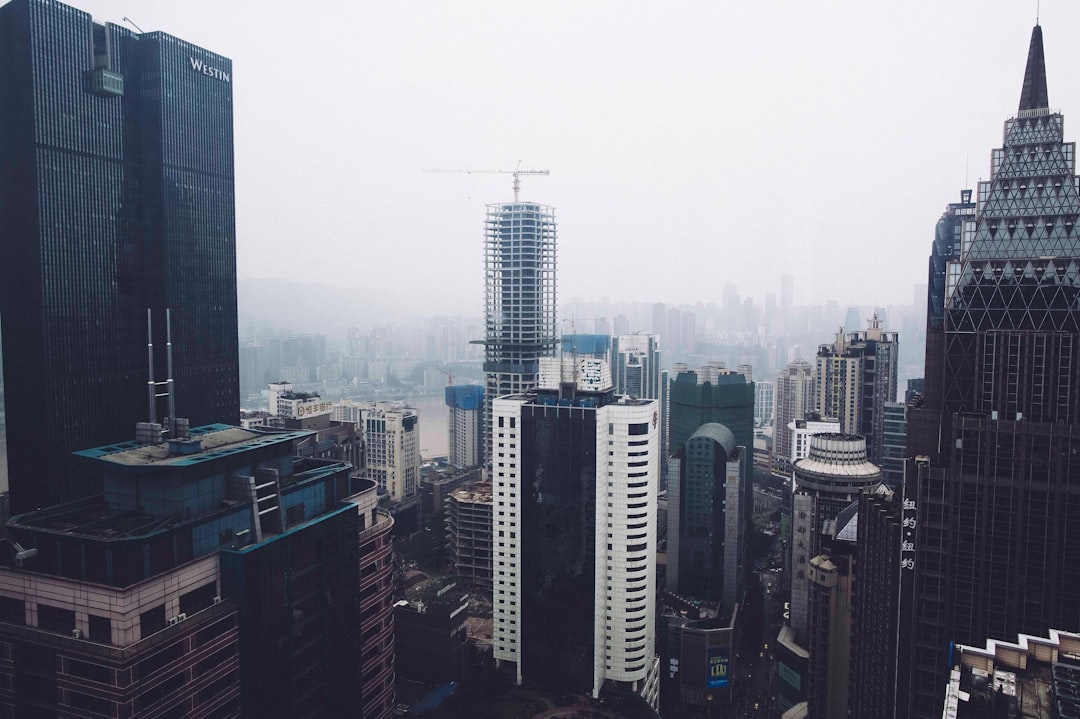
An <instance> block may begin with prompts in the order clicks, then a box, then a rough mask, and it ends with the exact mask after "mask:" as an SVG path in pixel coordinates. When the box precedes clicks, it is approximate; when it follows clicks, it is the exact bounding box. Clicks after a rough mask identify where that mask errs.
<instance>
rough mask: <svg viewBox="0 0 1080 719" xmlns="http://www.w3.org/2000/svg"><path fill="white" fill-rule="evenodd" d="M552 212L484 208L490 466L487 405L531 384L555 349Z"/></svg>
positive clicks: (524, 205)
mask: <svg viewBox="0 0 1080 719" xmlns="http://www.w3.org/2000/svg"><path fill="white" fill-rule="evenodd" d="M555 255H556V227H555V208H553V207H547V206H544V205H538V204H535V203H531V202H514V203H501V204H497V205H488V206H487V218H486V220H485V222H484V318H485V339H484V373H485V377H486V387H485V394H484V405H485V406H484V434H485V446H486V462H487V463H490V461H491V403H492V401H494V400H495V399H496V398H498V397H502V396H505V395H508V394H517V393H519V392H523V391H525V390H526V389H528V388H530V387H532V386H534V385H535V384H536V379H537V372H538V369H539V360H540V358H541V357H553V356H554V355H555V347H556V342H557V338H556V327H557V325H556V317H555V313H556V299H555Z"/></svg>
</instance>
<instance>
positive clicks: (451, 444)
mask: <svg viewBox="0 0 1080 719" xmlns="http://www.w3.org/2000/svg"><path fill="white" fill-rule="evenodd" d="M445 392H446V406H447V407H448V408H449V410H450V418H449V421H448V422H447V434H448V435H449V437H448V443H447V447H448V448H449V456H448V458H447V459H448V461H449V462H450V464H451V465H453V466H454V467H458V468H460V469H464V468H466V467H478V466H480V465H481V464H482V463H483V461H484V388H483V387H482V386H480V385H475V384H471V385H457V386H453V387H447V388H446V390H445Z"/></svg>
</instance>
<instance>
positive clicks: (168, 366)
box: [165, 308, 176, 430]
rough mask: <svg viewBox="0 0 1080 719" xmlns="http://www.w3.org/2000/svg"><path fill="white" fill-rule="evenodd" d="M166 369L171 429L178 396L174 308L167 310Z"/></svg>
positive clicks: (166, 388)
mask: <svg viewBox="0 0 1080 719" xmlns="http://www.w3.org/2000/svg"><path fill="white" fill-rule="evenodd" d="M165 358H166V359H165V361H166V366H165V370H166V372H167V374H168V376H167V377H166V378H165V392H166V393H167V394H168V395H169V404H168V406H169V429H170V430H171V429H173V427H172V424H173V423H174V422H175V421H176V397H175V396H174V395H173V371H172V310H170V309H168V308H166V310H165Z"/></svg>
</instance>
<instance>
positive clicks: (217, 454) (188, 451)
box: [75, 424, 312, 467]
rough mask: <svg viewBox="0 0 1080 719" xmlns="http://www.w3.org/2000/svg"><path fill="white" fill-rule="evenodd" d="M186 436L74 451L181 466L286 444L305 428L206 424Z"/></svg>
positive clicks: (120, 461) (114, 461)
mask: <svg viewBox="0 0 1080 719" xmlns="http://www.w3.org/2000/svg"><path fill="white" fill-rule="evenodd" d="M187 434H188V436H187V437H186V438H180V439H172V440H168V441H163V442H154V443H151V444H144V443H140V442H138V441H135V440H132V441H129V442H117V443H114V444H107V445H103V446H101V447H95V448H93V449H84V450H82V451H80V452H76V453H75V454H76V455H78V456H80V457H86V458H88V459H92V460H97V461H101V462H106V463H108V464H109V465H111V466H114V467H125V466H126V467H147V466H167V467H185V466H191V465H194V464H198V463H199V462H205V461H207V460H210V459H217V458H221V457H225V456H227V455H231V454H239V453H241V452H246V451H249V450H251V449H253V448H255V447H260V446H271V445H276V444H288V443H291V442H293V441H294V440H299V439H304V438H305V437H307V436H309V435H310V434H312V433H311V432H309V431H300V430H297V431H289V432H274V433H264V432H256V431H254V430H249V429H242V428H240V427H233V426H231V425H227V424H208V425H204V426H202V427H194V428H192V429H190V430H189V431H188V433H187Z"/></svg>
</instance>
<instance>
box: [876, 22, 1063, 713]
mask: <svg viewBox="0 0 1080 719" xmlns="http://www.w3.org/2000/svg"><path fill="white" fill-rule="evenodd" d="M1078 183H1080V179H1078V178H1077V174H1076V145H1075V143H1072V142H1066V141H1065V139H1064V118H1063V116H1062V114H1061V113H1060V112H1058V111H1056V110H1053V109H1051V108H1050V105H1049V102H1048V99H1047V82H1046V65H1045V61H1044V54H1043V35H1042V28H1041V27H1039V26H1036V27H1035V28H1034V30H1033V31H1032V35H1031V43H1030V46H1029V50H1028V57H1027V68H1026V72H1025V75H1024V84H1023V89H1022V91H1021V95H1020V105H1019V109H1018V111H1017V113H1016V115H1015V116H1013V117H1011V118H1009V119H1007V120H1006V121H1005V126H1004V133H1003V142H1002V147H1001V148H1000V149H996V150H993V152H992V154H991V166H990V179H989V180H987V181H985V182H980V183H979V187H978V194H977V202H978V204H977V208H976V212H975V214H974V215H973V216H972V215H970V214H965V215H962V216H960V217H957V216H956V215H955V212H956V211H957V210H959V209H961V208H954V207H953V206H950V208H949V210H948V211H947V214H946V216H945V217H943V218H942V221H941V223H939V225H938V237H937V238H936V240H935V243H934V244H935V247H934V254H935V258H937V257H938V256H939V255H942V254H944V257H941V259H942V260H944V261H943V262H941V263H935V261H934V259H933V258H932V260H931V273H930V278H929V279H930V282H929V285H930V290H929V292H930V305H931V306H930V307H929V308H928V320H929V321H928V327H927V342H926V385H925V394H924V397H923V405H922V407H909V408H908V454H909V456H911V457H912V458H911V459H909V460H908V463H907V467H906V473H905V507H910V508H911V509H910V511H908V510H907V509H906V510H905V515H904V520H905V522H907V523H908V526H907V529H909V530H910V535H911V536H910V537H909V536H907V534H906V535H905V538H904V539H905V541H910V542H911V543H912V545H913V546H912V551H911V552H909V553H906V554H905V555H904V559H903V560H902V561H903V570H902V571H903V572H904V576H905V577H906V578H909V579H910V580H911V581H912V582H913V594H912V596H911V598H910V600H909V602H910V603H909V604H908V606H907V607H906V608H905V609H906V613H907V614H908V616H909V619H908V620H907V621H906V622H905V621H902V622H901V631H902V632H903V633H904V634H903V639H904V641H905V642H907V643H908V644H909V645H910V650H911V655H910V656H911V658H912V660H913V661H911V662H910V663H909V664H910V666H911V667H912V668H913V671H912V672H911V673H910V675H908V674H907V673H905V675H904V676H902V677H901V681H902V683H903V685H902V686H901V687H900V688H899V690H898V693H897V703H898V705H901V706H908V709H909V711H908V712H907V713H908V714H909V715H910V716H914V717H931V716H935V717H937V716H941V715H942V688H941V687H942V682H943V681H947V680H948V677H949V667H948V664H947V662H948V652H949V647H950V646H951V645H952V643H954V642H955V643H958V644H975V643H979V644H981V643H982V642H984V641H985V640H986V639H988V638H990V639H998V640H1005V641H1009V640H1012V639H1013V638H1014V637H1016V636H1017V635H1019V634H1031V635H1037V636H1045V635H1046V633H1047V632H1048V630H1049V629H1051V628H1055V629H1061V630H1063V631H1076V630H1078V629H1080V615H1078V613H1077V609H1076V608H1077V597H1080V563H1078V562H1077V561H1076V557H1077V556H1080V532H1077V531H1075V529H1076V516H1075V515H1076V507H1077V506H1080V483H1078V482H1077V481H1076V478H1077V477H1080V374H1078V368H1080V309H1077V307H1078V305H1077V299H1078V297H1080V290H1078V287H1080V231H1078V228H1077V227H1076V223H1077V219H1078V218H1080V196H1078V194H1077V186H1078ZM957 220H959V221H960V222H961V227H960V242H959V248H958V250H959V252H958V254H956V249H957V248H956V246H955V245H954V246H953V248H951V249H952V250H953V253H952V254H951V255H950V254H946V253H947V252H948V249H950V248H947V247H945V248H939V241H938V240H941V239H944V240H946V241H947V240H948V239H949V237H948V235H950V234H951V233H950V231H949V229H950V225H951V226H952V227H955V225H954V224H953V223H955V222H957ZM942 234H945V235H946V237H945V238H942V237H941V236H942ZM941 244H944V243H941ZM942 250H944V251H945V252H942ZM941 264H943V265H944V267H943V268H942V269H944V298H943V302H944V304H943V305H942V308H941V310H940V311H939V310H938V309H937V308H936V307H934V306H933V305H934V300H935V290H937V288H938V287H940V285H941V282H940V280H941V277H940V275H939V274H937V270H938V268H939V267H940V265H941ZM939 317H940V318H941V320H942V322H941V326H940V327H936V326H935V323H934V320H935V319H936V318H939Z"/></svg>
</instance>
